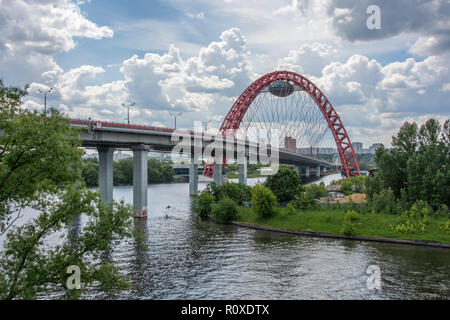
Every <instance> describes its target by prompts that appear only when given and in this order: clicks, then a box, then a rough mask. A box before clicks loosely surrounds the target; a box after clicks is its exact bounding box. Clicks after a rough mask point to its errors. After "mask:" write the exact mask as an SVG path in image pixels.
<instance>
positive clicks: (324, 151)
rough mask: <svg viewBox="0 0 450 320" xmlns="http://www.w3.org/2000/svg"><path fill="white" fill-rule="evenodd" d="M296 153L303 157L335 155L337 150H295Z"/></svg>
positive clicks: (314, 148)
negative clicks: (303, 155)
mask: <svg viewBox="0 0 450 320" xmlns="http://www.w3.org/2000/svg"><path fill="white" fill-rule="evenodd" d="M297 153H299V154H305V155H311V154H312V155H316V154H335V153H337V149H336V148H316V147H309V148H297Z"/></svg>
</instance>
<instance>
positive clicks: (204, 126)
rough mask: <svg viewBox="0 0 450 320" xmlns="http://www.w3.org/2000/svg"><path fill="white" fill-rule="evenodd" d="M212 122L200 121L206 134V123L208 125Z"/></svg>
mask: <svg viewBox="0 0 450 320" xmlns="http://www.w3.org/2000/svg"><path fill="white" fill-rule="evenodd" d="M211 121H212V120H208V121H202V124H203V128H204V132H205V133H206V132H207V131H208V123H210V122H211Z"/></svg>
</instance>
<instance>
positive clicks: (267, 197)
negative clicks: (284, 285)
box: [252, 185, 277, 219]
mask: <svg viewBox="0 0 450 320" xmlns="http://www.w3.org/2000/svg"><path fill="white" fill-rule="evenodd" d="M276 204H277V198H276V197H275V195H274V194H273V192H272V191H271V190H270V189H269V188H266V187H265V186H263V185H256V186H254V187H253V188H252V207H253V210H255V212H256V213H257V214H258V215H259V216H260V217H261V218H264V219H265V218H270V217H272V216H273V215H274V214H275V206H276Z"/></svg>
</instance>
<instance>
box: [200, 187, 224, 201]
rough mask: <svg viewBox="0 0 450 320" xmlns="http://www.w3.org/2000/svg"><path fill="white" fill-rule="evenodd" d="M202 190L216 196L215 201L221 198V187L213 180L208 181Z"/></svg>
mask: <svg viewBox="0 0 450 320" xmlns="http://www.w3.org/2000/svg"><path fill="white" fill-rule="evenodd" d="M204 191H205V192H208V193H211V194H212V195H213V196H214V197H215V198H216V201H219V200H220V199H222V198H223V193H222V188H220V186H218V185H217V184H216V183H215V182H211V183H209V184H208V185H207V186H206V188H205V190H204Z"/></svg>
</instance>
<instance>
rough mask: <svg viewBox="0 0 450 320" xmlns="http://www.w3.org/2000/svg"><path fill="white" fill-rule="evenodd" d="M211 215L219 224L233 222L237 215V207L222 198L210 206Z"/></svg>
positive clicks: (230, 201) (228, 199)
mask: <svg viewBox="0 0 450 320" xmlns="http://www.w3.org/2000/svg"><path fill="white" fill-rule="evenodd" d="M212 214H213V215H214V216H215V217H216V219H217V221H219V222H229V221H232V220H235V219H236V218H237V214H238V205H237V204H236V202H234V201H233V200H231V199H230V198H227V197H225V198H223V199H221V200H219V201H218V202H217V203H215V204H214V205H213V206H212Z"/></svg>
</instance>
